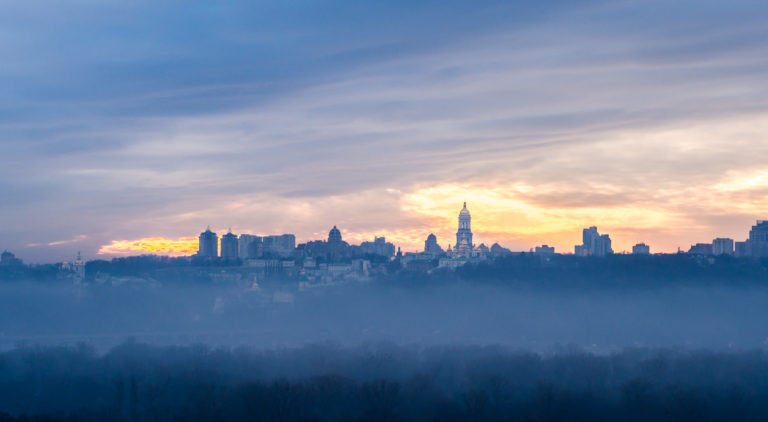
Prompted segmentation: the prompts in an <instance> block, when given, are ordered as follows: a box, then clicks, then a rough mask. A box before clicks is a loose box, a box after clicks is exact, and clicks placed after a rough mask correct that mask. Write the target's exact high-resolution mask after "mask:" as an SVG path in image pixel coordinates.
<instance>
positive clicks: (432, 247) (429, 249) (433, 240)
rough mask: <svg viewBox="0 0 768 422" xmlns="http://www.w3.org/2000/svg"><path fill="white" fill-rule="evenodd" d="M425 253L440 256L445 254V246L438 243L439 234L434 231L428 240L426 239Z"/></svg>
mask: <svg viewBox="0 0 768 422" xmlns="http://www.w3.org/2000/svg"><path fill="white" fill-rule="evenodd" d="M424 253H428V254H430V255H432V256H440V255H442V254H444V253H445V252H444V251H443V248H441V247H440V245H438V244H437V236H435V234H434V233H430V234H429V236H427V240H425V241H424Z"/></svg>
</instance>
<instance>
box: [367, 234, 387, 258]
mask: <svg viewBox="0 0 768 422" xmlns="http://www.w3.org/2000/svg"><path fill="white" fill-rule="evenodd" d="M360 254H361V255H363V256H365V255H379V256H385V257H387V258H391V257H392V256H394V255H395V245H394V244H392V243H389V242H387V238H385V237H374V238H373V242H363V243H361V244H360Z"/></svg>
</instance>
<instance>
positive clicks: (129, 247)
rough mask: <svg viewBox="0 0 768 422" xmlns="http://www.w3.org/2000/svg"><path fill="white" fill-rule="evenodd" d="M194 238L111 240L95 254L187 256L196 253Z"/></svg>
mask: <svg viewBox="0 0 768 422" xmlns="http://www.w3.org/2000/svg"><path fill="white" fill-rule="evenodd" d="M197 248H198V239H197V238H196V237H180V238H178V239H168V238H164V237H145V238H143V239H137V240H113V241H112V243H110V244H109V245H104V246H102V247H101V248H100V249H99V252H97V253H98V254H99V255H135V254H136V253H153V254H163V255H169V256H187V255H192V254H194V253H195V252H197Z"/></svg>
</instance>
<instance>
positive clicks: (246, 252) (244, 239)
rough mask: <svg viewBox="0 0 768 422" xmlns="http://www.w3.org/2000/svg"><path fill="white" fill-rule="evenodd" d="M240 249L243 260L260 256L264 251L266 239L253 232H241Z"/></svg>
mask: <svg viewBox="0 0 768 422" xmlns="http://www.w3.org/2000/svg"><path fill="white" fill-rule="evenodd" d="M238 249H239V251H238V252H239V255H240V259H242V260H246V259H256V258H259V257H261V255H262V254H263V252H264V239H263V238H262V237H261V236H254V235H252V234H241V235H240V239H238Z"/></svg>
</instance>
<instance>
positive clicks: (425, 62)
mask: <svg viewBox="0 0 768 422" xmlns="http://www.w3.org/2000/svg"><path fill="white" fill-rule="evenodd" d="M330 5H335V6H339V4H338V3H333V2H331V3H323V2H321V3H319V4H313V5H306V9H305V8H303V7H297V6H296V5H292V4H287V3H286V4H281V5H275V6H264V5H261V6H254V5H249V4H246V3H242V4H241V3H236V4H233V5H229V6H221V7H216V8H213V9H214V10H207V11H206V13H198V12H199V11H196V9H194V8H189V7H183V8H181V9H179V10H174V8H172V7H157V6H156V5H152V6H150V5H149V4H141V5H138V6H136V8H134V7H131V8H130V10H127V9H124V8H123V7H121V6H119V5H117V6H116V5H112V6H109V5H95V4H90V5H89V4H80V5H78V6H76V7H74V9H72V10H68V11H67V12H66V13H64V14H65V15H67V14H69V13H71V16H59V15H58V14H50V13H43V12H39V11H31V10H28V9H25V8H24V7H21V6H17V7H14V8H13V10H9V11H8V12H9V15H8V16H19V17H20V18H19V19H16V20H15V23H14V22H11V23H12V24H10V25H7V26H4V30H3V31H4V32H3V33H0V37H5V38H3V39H16V40H19V41H20V42H22V45H19V46H18V49H17V48H16V47H14V46H15V45H16V44H14V43H7V44H5V47H3V48H5V50H3V52H4V54H5V57H7V60H6V62H9V63H10V66H7V67H4V69H2V70H0V76H4V78H2V79H3V80H4V81H6V82H5V83H6V84H10V85H9V86H8V87H7V88H8V89H5V90H2V89H0V99H3V100H5V101H2V102H0V103H4V104H14V108H13V110H3V109H1V108H0V116H6V117H0V139H2V141H0V143H2V144H3V147H4V154H3V156H2V157H0V164H2V165H0V176H2V180H5V181H6V182H5V183H0V193H2V194H3V196H4V198H8V199H9V200H8V201H7V203H4V206H3V207H2V210H0V213H2V215H1V216H2V218H3V220H4V221H5V222H7V223H8V224H7V225H6V227H8V228H4V229H3V231H2V232H0V235H2V238H3V239H5V240H6V241H7V242H9V244H10V246H13V245H27V244H30V243H33V244H48V243H51V240H52V239H61V238H70V237H73V236H75V235H77V234H80V233H87V235H88V239H84V240H83V241H82V242H81V243H80V244H78V247H87V248H90V250H91V252H95V251H98V250H101V249H102V247H103V245H107V246H109V245H112V242H113V240H114V239H142V238H160V239H179V238H181V237H186V236H189V235H190V234H196V233H197V232H199V231H200V230H202V229H203V228H204V227H205V226H207V225H208V224H211V225H214V226H217V227H227V226H229V225H232V226H233V228H236V230H238V231H239V232H254V233H262V234H273V233H283V232H293V233H296V234H297V236H298V237H299V239H300V240H309V239H314V238H324V237H325V236H326V235H327V230H328V229H329V228H330V227H331V226H332V225H333V224H337V225H339V226H340V227H342V229H343V230H344V233H345V237H348V238H349V239H355V240H358V239H359V240H367V239H368V238H370V237H372V235H373V234H380V235H387V236H388V237H389V238H391V239H394V240H396V241H397V242H398V243H401V244H402V245H403V246H404V247H406V248H408V249H413V248H419V247H421V245H422V242H423V237H424V236H426V234H428V233H429V232H430V231H434V232H436V233H438V234H439V236H440V239H441V240H440V241H441V243H443V244H444V243H445V242H446V241H447V240H448V239H450V237H451V236H452V232H453V231H454V230H455V227H454V226H455V221H454V219H455V212H457V209H456V207H458V206H460V202H461V201H463V200H464V199H466V200H468V201H470V203H471V204H474V205H473V206H472V209H473V213H475V214H476V215H477V220H476V225H477V230H478V239H479V240H482V241H486V242H487V243H490V242H492V241H496V240H498V241H501V242H502V243H504V242H506V243H507V246H511V247H515V248H519V249H527V248H529V247H531V246H534V245H535V244H538V243H550V244H556V245H557V246H558V248H559V249H560V250H570V245H571V244H572V243H574V240H577V239H578V236H579V235H578V233H579V230H580V226H581V225H584V224H597V225H598V226H599V227H601V230H602V228H603V227H605V230H611V231H612V232H613V233H615V235H614V237H615V244H617V245H619V246H620V247H621V248H626V247H628V246H631V244H632V243H633V242H634V241H635V240H638V241H639V240H644V241H646V242H648V243H651V244H652V246H654V247H656V248H657V249H662V250H674V249H675V248H676V247H677V246H678V245H681V246H685V243H688V242H692V241H693V239H696V240H706V239H707V238H708V237H713V236H714V235H729V236H733V237H736V238H743V237H745V233H746V229H747V228H748V226H749V224H750V222H751V220H753V219H755V218H757V217H760V215H759V214H760V213H761V212H763V210H764V209H766V208H765V206H764V205H765V204H764V201H763V200H762V199H761V198H763V197H764V195H760V186H759V185H760V181H761V180H763V179H762V178H763V177H764V172H765V171H766V167H765V164H764V163H765V162H766V158H768V157H766V149H765V148H764V147H763V146H764V145H765V142H766V139H765V136H764V133H768V132H767V131H766V129H768V125H766V115H767V113H768V102H766V100H765V98H766V94H768V92H767V91H766V89H765V88H764V87H766V86H768V80H766V75H768V59H766V58H767V57H768V54H766V53H768V51H766V47H765V45H764V43H763V42H762V40H764V39H765V35H766V34H765V32H766V29H765V25H763V21H764V19H763V18H764V17H766V16H768V13H767V11H766V7H765V6H762V5H760V4H756V3H752V2H747V1H743V2H737V4H735V5H732V7H729V8H728V10H727V11H725V10H721V9H722V7H721V6H720V5H718V3H716V2H695V3H694V2H686V1H684V2H681V3H679V4H677V3H676V4H675V5H669V4H664V3H659V2H622V3H603V2H578V3H577V4H575V3H574V2H568V3H565V2H563V3H558V4H556V5H551V4H550V5H548V6H547V7H542V6H537V7H533V6H530V5H529V4H527V3H525V2H523V3H519V4H516V3H514V2H513V3H508V2H487V3H486V2H481V3H477V2H475V3H473V4H472V6H471V7H470V6H467V5H466V4H462V2H450V3H448V4H442V3H441V5H440V7H436V6H435V5H434V4H429V2H428V3H426V4H419V5H410V4H409V7H407V8H404V7H402V4H400V3H397V2H395V3H393V4H390V3H387V5H378V6H370V8H369V7H368V6H366V7H363V6H361V5H358V4H349V3H344V4H342V5H341V6H343V7H333V9H334V11H335V13H330V14H328V13H321V14H319V15H317V14H315V13H314V12H317V11H323V10H326V9H325V8H327V7H330ZM694 6H695V7H694ZM253 8H256V9H258V10H256V9H253ZM659 10H664V11H665V13H659ZM172 13H173V16H174V19H172V20H169V19H166V18H167V16H169V15H170V14H172ZM316 16H320V17H319V18H318V17H316ZM322 16H325V17H322ZM682 16H686V19H680V18H681V17H682ZM139 17H142V18H141V19H138V18H139ZM22 18H23V19H22ZM72 19H75V20H74V21H72ZM6 20H13V19H10V18H6ZM72 22H76V24H74V23H72ZM169 22H170V23H169ZM22 23H23V25H22ZM458 23H461V24H458ZM52 32H56V33H57V34H61V36H60V37H51V36H50V34H51V33H52ZM93 33H99V34H101V36H99V37H93V36H92V34H93ZM128 34H130V36H129V35H128ZM33 47H35V48H33ZM74 50H77V51H74ZM33 51H34V52H35V54H32V53H31V52H33ZM46 52H49V53H51V54H45V53H46ZM113 52H114V53H113ZM54 53H55V54H54ZM43 58H45V61H46V63H42V62H41V60H43ZM47 69H56V70H57V71H56V72H51V71H48V70H47ZM71 75H78V77H77V78H73V77H71ZM11 85H12V86H11ZM6 111H7V113H6ZM11 180H12V181H13V183H10V182H8V181H11ZM51 214H54V215H56V216H57V218H56V219H53V220H52V219H50V217H49V216H50V215H51ZM715 222H717V223H715ZM131 242H139V244H140V245H145V246H146V248H149V249H151V248H153V247H154V246H152V244H151V242H149V243H147V242H142V241H141V240H136V241H128V244H129V245H134V244H133V243H131ZM118 246H119V247H118ZM118 246H115V248H117V249H114V250H119V251H130V250H131V249H130V247H131V246H126V245H122V246H120V245H118ZM145 246H141V247H138V246H136V247H137V248H138V249H137V250H136V251H134V252H139V251H145V250H144V249H141V248H144V247H145ZM18 247H21V246H17V248H18ZM33 249H34V251H30V252H29V253H30V254H37V256H39V257H40V259H50V257H56V256H58V255H57V254H60V253H61V254H64V253H69V252H67V251H63V250H62V251H51V250H50V249H49V250H46V248H44V247H39V248H33ZM169 250H172V249H169ZM120 253H124V252H120Z"/></svg>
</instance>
